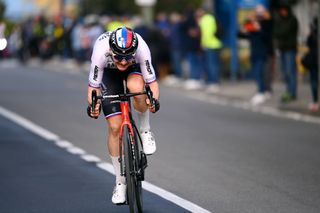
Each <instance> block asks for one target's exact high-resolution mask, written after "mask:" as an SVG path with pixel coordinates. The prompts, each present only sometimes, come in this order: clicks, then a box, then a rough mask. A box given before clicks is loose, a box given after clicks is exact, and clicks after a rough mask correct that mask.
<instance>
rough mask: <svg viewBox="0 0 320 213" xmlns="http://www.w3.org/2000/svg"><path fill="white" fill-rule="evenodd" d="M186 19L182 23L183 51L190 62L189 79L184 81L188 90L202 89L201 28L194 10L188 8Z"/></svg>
mask: <svg viewBox="0 0 320 213" xmlns="http://www.w3.org/2000/svg"><path fill="white" fill-rule="evenodd" d="M185 17H186V19H185V20H184V21H183V22H182V24H181V32H182V35H183V41H182V42H183V44H184V45H183V51H184V52H185V54H186V59H187V61H188V64H189V70H190V72H189V79H188V80H187V81H186V82H185V83H184V88H185V89H187V90H195V89H201V88H202V87H203V85H202V83H201V81H200V80H201V77H202V62H201V47H200V29H199V26H198V24H197V21H196V18H195V13H194V10H193V9H191V8H190V7H188V8H187V10H186V13H185Z"/></svg>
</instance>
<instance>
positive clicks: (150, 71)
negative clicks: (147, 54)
mask: <svg viewBox="0 0 320 213" xmlns="http://www.w3.org/2000/svg"><path fill="white" fill-rule="evenodd" d="M145 63H146V67H147V71H148V73H149V74H150V75H152V74H153V73H152V70H151V66H150V62H149V60H145Z"/></svg>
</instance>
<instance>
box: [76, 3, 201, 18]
mask: <svg viewBox="0 0 320 213" xmlns="http://www.w3.org/2000/svg"><path fill="white" fill-rule="evenodd" d="M202 3H203V0H157V4H156V5H155V11H156V12H158V11H165V12H171V11H179V12H182V11H184V9H185V7H186V6H189V7H190V6H191V7H199V6H201V4H202ZM79 5H80V8H81V15H86V14H90V13H95V14H103V13H105V14H118V15H123V14H136V13H139V12H140V8H139V7H138V6H137V5H136V4H135V1H134V0H130V1H128V0H116V3H115V1H114V0H80V3H79Z"/></svg>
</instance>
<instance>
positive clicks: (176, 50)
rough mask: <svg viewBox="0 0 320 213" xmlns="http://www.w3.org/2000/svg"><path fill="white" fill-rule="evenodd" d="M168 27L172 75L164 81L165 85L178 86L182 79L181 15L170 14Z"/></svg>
mask: <svg viewBox="0 0 320 213" xmlns="http://www.w3.org/2000/svg"><path fill="white" fill-rule="evenodd" d="M169 20H170V28H169V34H168V40H169V45H170V49H171V50H170V59H171V64H172V70H173V73H172V75H169V76H168V77H166V78H165V80H164V83H165V84H167V85H169V86H170V85H172V86H178V85H179V84H180V83H181V80H182V57H183V51H182V45H183V43H182V42H181V39H182V35H181V21H182V16H181V15H180V14H179V13H177V12H173V13H171V14H170V17H169Z"/></svg>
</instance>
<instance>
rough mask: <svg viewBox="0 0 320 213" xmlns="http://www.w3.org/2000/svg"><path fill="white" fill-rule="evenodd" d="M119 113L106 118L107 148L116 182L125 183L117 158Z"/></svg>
mask: <svg viewBox="0 0 320 213" xmlns="http://www.w3.org/2000/svg"><path fill="white" fill-rule="evenodd" d="M121 121H122V119H121V115H117V116H113V117H111V118H109V119H108V133H109V134H108V149H109V153H110V157H111V160H112V164H113V167H114V170H115V174H116V182H117V183H119V182H120V183H123V184H124V183H125V178H124V177H123V176H121V175H120V163H119V161H118V158H119V134H120V125H121Z"/></svg>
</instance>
